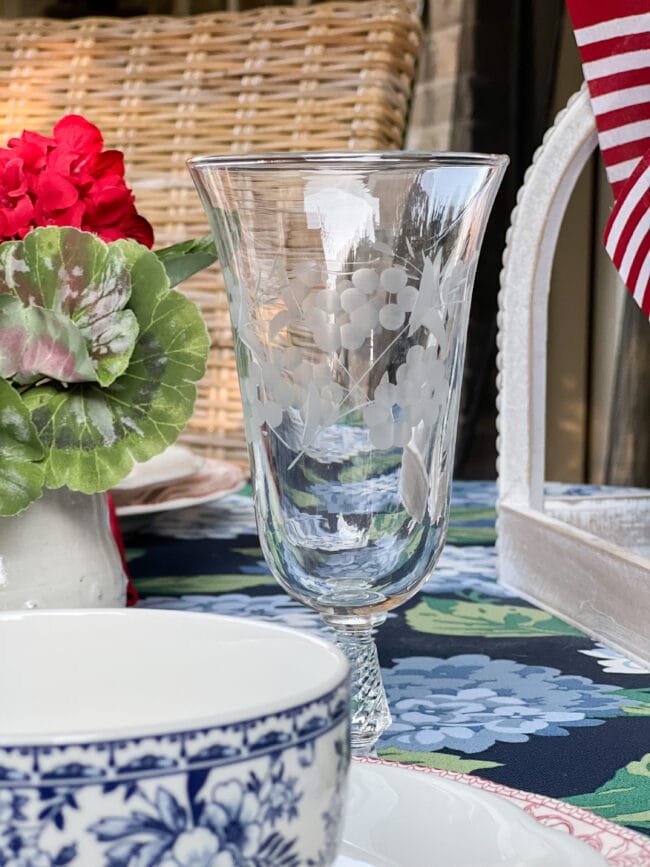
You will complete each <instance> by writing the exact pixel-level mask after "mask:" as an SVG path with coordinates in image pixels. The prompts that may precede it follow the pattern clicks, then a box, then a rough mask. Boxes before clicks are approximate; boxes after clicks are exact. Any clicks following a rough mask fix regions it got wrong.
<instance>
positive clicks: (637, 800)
mask: <svg viewBox="0 0 650 867" xmlns="http://www.w3.org/2000/svg"><path fill="white" fill-rule="evenodd" d="M562 800H563V801H567V803H569V804H575V806H576V807H583V808H584V809H586V810H591V811H592V812H593V813H597V814H598V815H599V816H603V817H604V818H605V819H609V820H610V821H612V822H623V823H625V824H626V825H637V826H638V827H639V828H650V753H646V755H645V756H643V757H642V758H641V760H640V761H638V762H630V763H629V764H628V765H626V766H625V767H623V768H620V769H619V770H618V771H616V773H615V774H614V776H613V777H612V779H611V780H608V781H607V782H606V783H604V784H603V785H602V786H600V787H599V788H597V789H596V791H595V792H590V793H588V794H584V795H573V796H571V797H569V798H563V799H562Z"/></svg>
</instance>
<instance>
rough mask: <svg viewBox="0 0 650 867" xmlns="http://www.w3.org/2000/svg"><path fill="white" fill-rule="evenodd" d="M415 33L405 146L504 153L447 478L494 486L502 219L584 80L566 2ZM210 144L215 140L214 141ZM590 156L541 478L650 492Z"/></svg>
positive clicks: (491, 11)
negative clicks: (420, 37) (418, 40)
mask: <svg viewBox="0 0 650 867" xmlns="http://www.w3.org/2000/svg"><path fill="white" fill-rule="evenodd" d="M413 2H414V6H416V8H417V10H418V13H419V14H420V16H421V18H422V21H423V27H424V41H423V46H422V51H421V56H420V59H419V66H418V74H417V82H416V86H415V90H414V93H413V97H412V104H411V110H410V121H409V128H408V133H407V138H406V141H405V147H406V148H409V149H421V150H462V151H483V152H499V153H506V154H508V155H509V156H510V160H511V163H510V168H509V171H508V173H507V175H506V179H505V182H504V184H503V187H502V189H501V191H500V193H499V198H498V201H497V203H496V205H495V210H494V213H493V216H492V218H491V222H490V226H489V230H488V237H487V239H486V243H485V246H484V252H483V255H482V258H481V263H480V266H479V273H478V276H477V281H476V287H475V292H474V300H473V305H472V314H471V322H470V336H469V342H468V356H467V363H466V375H465V384H464V392H463V401H462V411H461V425H460V428H459V440H458V447H457V458H456V476H457V478H464V479H493V478H495V477H496V466H495V461H496V431H495V421H496V410H495V399H496V312H497V294H498V289H499V272H500V269H501V257H502V254H503V249H504V245H505V235H506V231H507V228H508V225H509V220H510V213H511V211H512V208H513V206H514V203H515V200H516V194H517V190H518V188H519V186H520V185H521V183H522V181H523V178H524V174H525V171H526V169H527V167H528V166H529V164H530V163H531V161H532V158H533V155H534V152H535V150H536V148H537V147H538V146H539V145H540V144H541V142H542V139H543V136H544V132H545V130H546V129H547V128H548V127H549V126H550V125H551V124H552V122H553V118H554V117H555V115H556V114H557V112H558V111H559V110H560V109H561V108H562V107H563V106H564V105H565V104H566V102H567V100H568V99H569V97H570V96H571V94H572V93H574V92H575V91H576V90H578V89H579V87H580V85H581V83H582V70H581V67H580V60H579V56H578V51H577V48H576V45H575V41H574V37H573V33H572V30H571V25H570V22H569V19H568V15H567V13H566V10H565V8H564V0H428V2H420V3H418V2H417V0H413ZM261 5H309V3H308V2H306V0H294V2H293V3H285V4H280V3H278V2H275V3H274V4H270V3H263V2H259V0H2V2H0V13H1V15H2V17H4V18H14V17H26V16H44V17H52V18H73V17H80V16H86V15H106V16H122V17H128V16H134V15H148V14H151V15H192V14H200V13H202V12H212V11H222V10H226V11H237V10H245V9H251V8H253V7H255V6H261ZM215 146H216V143H215ZM611 204H612V201H611V193H610V190H609V186H608V183H607V180H606V178H605V174H604V170H603V168H602V165H601V162H600V159H599V156H598V154H596V155H594V157H593V158H592V159H591V160H590V162H589V163H588V165H587V167H586V169H585V171H584V172H583V176H582V178H581V179H580V181H579V183H578V185H577V187H576V190H575V192H574V195H573V198H572V201H571V203H570V206H569V208H568V210H567V213H566V216H565V220H564V225H563V229H562V233H561V237H560V242H559V245H558V248H557V251H556V258H555V264H554V275H553V282H552V289H551V299H550V310H549V347H548V358H547V366H548V394H547V449H546V454H547V458H546V462H547V466H546V477H547V479H549V480H558V481H563V482H575V483H580V482H590V483H597V484H598V483H600V484H624V485H629V484H633V485H640V486H648V487H650V388H649V387H648V382H649V381H650V327H649V326H648V322H647V320H646V319H645V317H644V316H643V313H642V312H641V310H640V309H639V308H638V307H637V306H636V304H635V303H634V302H633V300H632V299H631V297H630V296H629V293H628V292H627V291H626V290H625V288H624V287H623V286H622V284H621V283H620V281H619V280H618V278H617V275H616V272H615V270H614V268H613V266H612V265H611V263H610V262H609V259H608V257H607V255H606V253H605V252H604V249H603V247H602V242H601V236H602V231H603V228H604V225H605V221H606V217H607V214H608V211H609V209H610V208H611Z"/></svg>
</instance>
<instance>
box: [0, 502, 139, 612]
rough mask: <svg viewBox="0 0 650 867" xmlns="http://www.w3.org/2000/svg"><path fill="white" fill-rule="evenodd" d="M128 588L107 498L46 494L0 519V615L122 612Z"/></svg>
mask: <svg viewBox="0 0 650 867" xmlns="http://www.w3.org/2000/svg"><path fill="white" fill-rule="evenodd" d="M126 585H127V580H126V576H125V574H124V570H123V568H122V561H121V558H120V554H119V551H118V548H117V545H116V543H115V539H114V537H113V534H112V532H111V526H110V516H109V511H108V504H107V501H106V495H105V494H80V493H78V492H76V491H70V490H69V489H68V488H60V489H58V490H55V491H49V490H46V491H44V492H43V496H42V497H41V498H40V499H39V500H36V501H35V502H34V503H32V504H31V506H29V507H28V508H27V509H25V511H24V512H21V513H20V514H19V515H15V516H13V517H10V518H0V610H15V609H22V608H113V607H121V606H123V605H124V604H125V602H126Z"/></svg>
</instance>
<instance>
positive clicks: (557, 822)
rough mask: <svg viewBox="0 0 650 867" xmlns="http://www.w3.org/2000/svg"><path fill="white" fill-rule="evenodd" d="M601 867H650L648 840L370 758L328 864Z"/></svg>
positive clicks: (459, 779) (443, 775)
mask: <svg viewBox="0 0 650 867" xmlns="http://www.w3.org/2000/svg"><path fill="white" fill-rule="evenodd" d="M567 832H568V833H567ZM606 864H609V865H632V864H635V865H644V864H645V865H647V864H650V839H648V838H646V837H643V836H642V835H640V834H636V833H634V832H633V831H630V830H629V829H628V828H624V827H621V826H618V825H614V824H613V823H612V822H608V821H607V820H605V819H601V818H600V817H599V816H596V815H594V814H592V813H589V812H587V811H586V810H582V809H580V808H578V807H573V806H571V805H569V804H564V803H562V802H561V801H556V800H554V799H552V798H546V797H544V796H541V795H533V794H530V793H527V792H520V791H518V790H516V789H510V788H508V787H506V786H500V785H498V784H496V783H491V782H490V781H488V780H483V779H481V778H479V777H472V776H469V775H465V774H453V773H450V772H445V771H431V770H429V769H425V768H407V767H404V766H400V765H395V764H391V763H387V762H381V761H372V760H356V761H354V762H353V764H352V769H351V773H350V791H349V798H348V808H347V811H346V821H345V828H344V832H343V845H342V848H341V852H340V855H339V857H338V858H337V860H336V861H335V864H334V867H434V865H435V867H438V865H444V867H497V865H498V867H541V865H543V867H604V865H606Z"/></svg>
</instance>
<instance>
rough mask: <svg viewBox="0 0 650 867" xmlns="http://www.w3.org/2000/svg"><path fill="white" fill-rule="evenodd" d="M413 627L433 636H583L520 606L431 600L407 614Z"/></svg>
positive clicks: (549, 616)
mask: <svg viewBox="0 0 650 867" xmlns="http://www.w3.org/2000/svg"><path fill="white" fill-rule="evenodd" d="M406 619H407V621H408V623H409V625H410V626H411V627H412V628H413V629H415V630H416V631H417V632H427V633H430V634H431V635H476V636H483V637H485V638H515V637H517V638H525V637H530V638H537V637H542V636H551V635H579V636H581V635H582V634H583V633H582V632H580V631H579V630H577V629H574V628H573V627H572V626H569V625H568V624H567V623H564V621H562V620H560V619H559V618H557V617H554V616H553V615H552V614H549V613H548V612H546V611H541V610H540V609H538V608H529V607H526V606H523V605H521V606H519V605H499V604H495V603H492V602H466V601H463V600H457V599H442V598H438V597H427V598H426V599H424V600H423V601H422V602H420V603H419V604H418V605H416V606H415V607H414V608H411V609H410V610H409V611H407V612H406Z"/></svg>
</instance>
